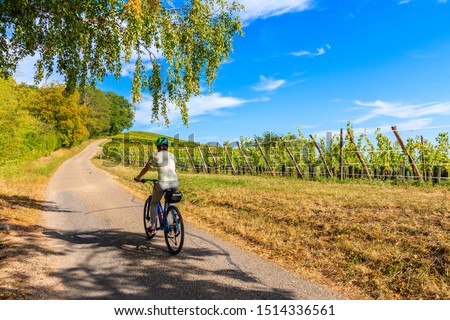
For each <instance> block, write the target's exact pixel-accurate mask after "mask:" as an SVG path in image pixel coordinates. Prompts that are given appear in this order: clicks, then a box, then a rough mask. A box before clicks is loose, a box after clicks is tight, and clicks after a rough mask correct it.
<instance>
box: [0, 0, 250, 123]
mask: <svg viewBox="0 0 450 320" xmlns="http://www.w3.org/2000/svg"><path fill="white" fill-rule="evenodd" d="M164 3H165V1H160V0H128V1H124V0H103V1H95V0H77V1H54V0H34V1H28V0H3V1H0V75H1V76H3V77H8V76H11V75H13V74H14V73H15V71H16V69H17V65H18V62H19V61H20V60H22V59H24V58H25V57H27V56H36V57H37V58H38V61H37V63H36V68H35V69H36V70H35V81H36V82H37V83H39V82H40V81H42V80H43V79H44V77H49V76H50V75H51V74H52V73H54V72H57V73H60V74H62V75H63V76H64V79H65V82H66V86H67V89H66V91H67V93H71V92H73V91H74V90H75V88H77V87H78V86H81V87H83V86H84V85H85V84H86V83H90V84H95V83H96V82H97V81H102V80H103V79H104V77H105V76H106V75H108V74H113V75H115V77H116V78H119V77H120V75H121V72H122V67H123V62H124V61H125V62H126V63H129V62H131V61H132V57H133V54H134V53H136V54H137V56H138V58H137V59H136V61H135V65H134V75H133V86H132V90H131V91H132V97H133V103H134V102H137V101H139V99H140V98H141V92H142V91H145V90H148V91H150V93H151V95H152V98H153V111H152V119H153V121H156V120H158V119H159V117H158V116H162V117H163V119H164V120H165V122H166V124H168V123H169V119H168V115H167V105H168V104H169V103H171V104H174V105H176V106H177V107H178V108H179V112H180V113H181V116H182V119H183V122H184V123H185V124H186V125H187V124H188V108H187V102H188V101H189V99H190V98H191V97H192V96H195V95H200V79H201V78H202V77H205V79H206V82H207V84H208V85H209V86H212V84H213V81H214V79H215V78H216V77H217V72H218V69H219V67H220V65H221V64H222V63H223V62H224V61H226V60H227V59H228V57H229V53H230V51H232V40H233V38H234V36H235V35H236V34H241V35H242V21H241V19H240V18H239V17H238V16H237V13H238V12H239V11H241V10H242V9H243V7H242V5H240V4H238V3H237V2H229V1H226V0H208V1H203V0H186V1H184V4H183V5H182V6H180V7H176V8H173V7H166V6H164ZM141 50H145V51H146V52H147V53H148V55H149V57H150V59H149V60H150V61H151V63H152V69H151V70H146V69H145V68H144V65H145V62H146V61H144V60H143V57H142V55H141ZM155 66H156V68H155ZM54 69H55V70H54Z"/></svg>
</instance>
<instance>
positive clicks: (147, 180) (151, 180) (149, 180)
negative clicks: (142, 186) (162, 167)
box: [134, 178, 158, 183]
mask: <svg viewBox="0 0 450 320" xmlns="http://www.w3.org/2000/svg"><path fill="white" fill-rule="evenodd" d="M134 181H136V182H141V183H147V182H153V183H155V182H157V181H158V179H141V181H137V180H136V178H135V179H134Z"/></svg>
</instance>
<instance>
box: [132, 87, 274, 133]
mask: <svg viewBox="0 0 450 320" xmlns="http://www.w3.org/2000/svg"><path fill="white" fill-rule="evenodd" d="M265 101H268V98H265V97H263V98H258V99H252V100H245V99H241V98H237V97H224V96H222V94H220V93H213V94H211V95H201V96H197V97H192V98H191V100H190V101H189V102H188V104H187V105H188V108H189V117H190V119H189V122H191V123H192V122H194V121H195V120H194V119H192V117H196V116H201V115H205V114H217V113H219V112H220V111H222V110H223V109H227V108H235V107H239V106H241V105H243V104H245V103H252V102H265ZM152 106H153V100H152V97H151V96H150V95H149V94H143V98H142V100H141V102H140V103H138V104H137V111H136V116H135V123H136V124H137V125H148V124H150V122H151V115H152ZM168 109H169V111H168V117H169V120H170V122H171V123H174V122H177V121H180V120H181V116H180V114H179V110H178V108H177V107H176V106H175V105H174V104H169V105H168ZM161 120H162V119H161Z"/></svg>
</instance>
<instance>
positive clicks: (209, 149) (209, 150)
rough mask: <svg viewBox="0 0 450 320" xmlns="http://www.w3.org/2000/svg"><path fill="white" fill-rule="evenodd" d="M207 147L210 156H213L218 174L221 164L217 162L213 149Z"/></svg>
mask: <svg viewBox="0 0 450 320" xmlns="http://www.w3.org/2000/svg"><path fill="white" fill-rule="evenodd" d="M207 147H208V152H209V154H210V155H211V157H212V159H213V162H214V166H215V167H216V173H218V172H219V163H218V162H217V159H216V157H215V156H214V154H213V153H212V151H211V148H210V147H209V146H207Z"/></svg>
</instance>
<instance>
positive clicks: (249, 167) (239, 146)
mask: <svg viewBox="0 0 450 320" xmlns="http://www.w3.org/2000/svg"><path fill="white" fill-rule="evenodd" d="M236 142H237V145H238V148H239V151H240V152H241V154H242V157H243V158H244V161H245V163H246V164H247V168H248V170H250V173H251V174H253V168H252V166H251V165H250V163H249V162H248V159H247V156H246V155H245V153H244V150H242V146H241V144H240V143H239V142H238V141H236Z"/></svg>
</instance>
